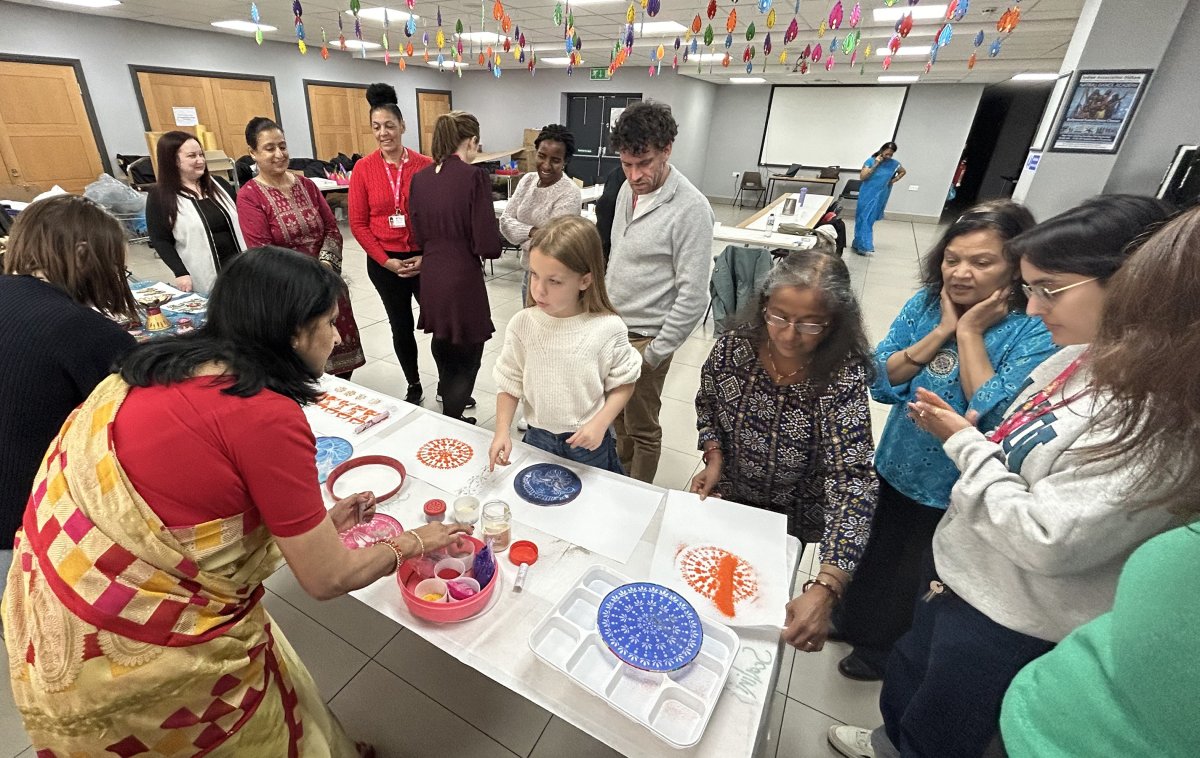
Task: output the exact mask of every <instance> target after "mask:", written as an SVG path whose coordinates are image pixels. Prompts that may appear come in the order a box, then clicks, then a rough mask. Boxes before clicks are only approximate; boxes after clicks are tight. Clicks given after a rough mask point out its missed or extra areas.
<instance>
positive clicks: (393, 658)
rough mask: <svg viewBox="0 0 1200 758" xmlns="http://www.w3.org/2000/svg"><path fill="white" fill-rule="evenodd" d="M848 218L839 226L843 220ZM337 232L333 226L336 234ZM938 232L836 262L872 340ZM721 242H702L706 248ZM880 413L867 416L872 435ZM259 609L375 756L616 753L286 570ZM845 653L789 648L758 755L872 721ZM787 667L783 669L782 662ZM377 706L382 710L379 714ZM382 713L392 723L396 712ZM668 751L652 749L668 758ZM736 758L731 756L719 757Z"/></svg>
mask: <svg viewBox="0 0 1200 758" xmlns="http://www.w3.org/2000/svg"><path fill="white" fill-rule="evenodd" d="M715 211H716V213H717V217H718V219H719V220H721V221H722V222H725V223H736V222H737V221H739V220H741V219H742V218H744V217H745V216H747V215H749V214H750V211H749V210H748V209H747V210H741V209H736V208H732V207H730V206H716V207H715ZM851 223H852V222H851ZM343 231H344V232H345V229H343ZM937 233H938V229H937V227H935V226H932V225H923V224H911V223H907V222H896V221H883V222H880V223H878V224H877V225H876V227H875V235H876V239H877V249H878V253H877V254H876V256H875V257H873V258H862V257H859V256H856V255H854V254H852V253H850V252H847V253H846V263H847V264H848V265H849V267H850V271H851V273H852V275H853V279H854V283H855V286H856V290H857V292H858V294H859V297H860V298H861V300H862V305H863V310H864V313H865V315H866V320H867V327H868V330H869V334H870V337H871V339H872V340H873V341H877V340H878V339H880V338H881V337H882V336H883V334H884V332H885V330H886V329H887V327H888V325H889V324H890V323H891V320H892V319H893V318H894V317H895V315H896V313H897V312H898V311H899V309H900V306H901V305H902V304H903V303H904V301H905V300H906V299H907V298H908V297H909V296H910V295H911V294H912V293H913V292H914V291H915V289H916V278H917V260H918V255H919V253H920V252H921V251H923V250H925V249H927V248H928V247H929V246H930V245H931V244H932V242H933V240H934V238H935V237H936V235H937ZM721 248H723V244H714V253H715V252H718V251H719V250H720V249H721ZM129 266H130V268H131V269H132V270H133V271H134V273H135V274H137V275H138V277H139V278H144V279H160V280H167V281H169V277H170V272H169V271H168V270H167V268H166V267H165V266H164V265H163V264H162V263H161V262H160V261H158V260H157V259H155V258H154V257H153V254H152V253H151V252H150V251H149V249H148V248H146V247H144V246H134V247H133V248H131V254H130V261H129ZM344 273H345V275H346V278H347V279H348V280H349V282H350V291H351V296H352V299H353V303H354V311H355V316H356V318H357V320H358V325H359V329H360V331H361V334H362V340H363V345H364V350H365V352H366V353H367V355H368V356H369V362H368V363H367V365H366V366H365V367H363V368H361V369H359V370H358V371H356V372H355V374H354V380H355V381H356V382H360V383H362V384H364V385H366V386H368V387H371V388H373V389H376V390H379V391H382V392H387V393H390V394H394V395H400V396H403V394H404V389H405V384H404V377H403V374H402V373H401V371H400V366H399V364H398V362H397V361H396V357H395V355H394V354H393V353H392V345H391V337H390V332H389V326H388V323H387V320H386V317H385V314H384V311H383V307H382V305H381V304H380V301H379V297H378V295H377V294H376V293H375V290H374V288H373V287H372V286H371V283H370V281H369V280H368V279H367V275H366V257H365V255H364V254H363V253H362V251H361V249H360V248H359V247H358V245H357V244H356V243H355V242H354V240H353V239H352V238H350V237H349V235H348V234H347V242H346V250H345V272H344ZM520 277H521V275H520V270H519V267H518V265H517V263H516V261H515V259H514V258H513V257H512V256H506V257H505V258H504V259H502V260H500V261H497V262H496V264H495V273H494V275H489V279H488V292H489V296H490V299H491V305H492V314H493V317H494V321H495V323H496V329H497V334H496V335H495V337H494V338H493V339H492V340H491V341H490V342H489V343H488V345H487V352H486V353H485V355H484V359H483V368H482V370H481V371H480V374H479V381H478V383H477V387H476V391H475V398H476V399H477V400H478V403H479V406H478V408H477V409H476V411H475V413H476V415H477V417H478V419H479V422H480V423H481V424H482V425H483V426H486V427H488V428H492V425H493V423H494V420H495V414H496V395H495V383H494V382H493V380H492V377H491V370H492V367H493V365H494V363H495V360H496V351H497V350H498V349H499V348H500V346H501V344H502V343H503V334H504V327H505V324H506V322H507V320H508V319H509V318H511V317H512V315H513V314H514V313H516V312H517V310H518V309H519V308H520V303H519V299H520V289H521V286H520ZM712 339H713V333H712V322H711V321H710V322H709V323H708V324H707V325H701V326H699V327H697V329H696V331H695V333H694V334H693V335H692V336H691V338H689V339H688V341H687V343H686V344H685V345H684V346H683V347H682V348H681V349H680V350H679V351H678V352H677V353H676V354H675V360H674V363H673V364H672V367H671V371H670V374H669V375H668V377H667V381H666V386H665V389H664V393H663V394H664V401H663V412H662V423H663V427H664V438H663V444H664V448H663V456H662V463H661V465H660V466H659V471H658V476H657V477H656V478H655V483H656V484H659V485H661V486H665V487H675V488H684V487H686V485H687V483H688V482H689V480H690V478H691V476H692V475H693V473H694V472H695V471H696V470H697V468H698V466H699V455H698V454H697V452H696V449H695V448H696V430H695V421H696V416H695V411H694V409H693V406H692V400H693V397H694V395H695V392H696V387H697V385H698V382H699V372H700V366H701V365H702V364H703V362H704V359H705V358H706V357H707V355H708V351H709V349H710V348H711V346H712ZM417 342H418V345H419V347H420V350H421V358H420V360H421V364H420V365H421V372H422V375H423V377H422V381H423V383H424V385H425V390H426V400H425V405H426V407H430V408H434V407H436V404H435V402H434V398H433V394H434V389H435V388H436V386H437V376H436V368H435V366H434V363H433V358H432V356H431V355H430V352H429V337H428V335H424V334H419V335H418V337H417ZM886 412H887V409H886V408H884V407H883V406H874V407H873V408H872V417H873V421H874V426H875V431H876V435H878V432H879V431H880V430H881V429H882V426H883V422H884V420H885V418H886ZM812 569H813V551H812V549H811V548H810V550H809V551H808V552H807V553H806V554H805V556H804V557H803V558H802V560H801V568H800V574H801V575H802V576H803V577H805V578H806V577H807V576H808V575H809V573H810V572H811V571H812ZM267 588H268V590H269V591H268V593H267V595H266V600H265V602H266V603H267V607H268V608H269V609H270V611H271V614H272V615H273V616H274V617H275V619H276V620H277V622H278V624H279V626H280V627H282V629H283V630H284V631H285V632H286V634H287V636H288V638H289V639H290V640H291V642H292V644H293V646H294V647H295V648H296V650H297V652H298V653H299V655H300V657H301V658H302V659H303V660H304V661H305V663H306V664H307V665H308V667H309V669H310V670H311V671H312V674H313V677H314V678H315V679H316V682H317V684H318V686H319V687H320V690H321V694H322V695H323V696H324V697H325V699H326V700H327V701H328V702H329V703H330V707H331V708H332V709H333V711H334V712H335V713H336V714H337V715H338V717H339V718H340V719H341V720H342V722H343V724H344V725H345V726H346V729H347V730H348V731H349V732H350V734H352V735H353V736H354V737H355V738H356V739H360V740H367V741H370V742H372V743H374V744H375V745H376V746H377V748H378V749H379V753H380V756H381V758H383V757H384V756H418V757H422V758H423V757H424V756H438V755H450V754H460V755H465V754H471V755H473V756H480V758H483V757H484V756H497V758H500V757H503V758H513V756H528V757H529V758H561V757H562V756H567V755H570V756H571V757H572V758H592V757H593V756H595V757H596V758H599V757H601V756H614V755H617V754H616V753H615V752H614V751H613V750H611V749H610V748H608V747H607V746H605V745H603V744H601V743H599V742H597V741H596V740H593V739H592V738H591V737H590V736H588V735H586V734H584V733H582V732H580V731H579V730H578V729H576V728H575V727H573V726H571V725H570V724H568V723H566V722H564V721H562V720H561V719H559V718H557V717H555V716H552V715H551V714H550V713H548V712H546V711H545V710H543V709H541V708H539V707H537V706H535V705H533V704H532V703H530V702H528V701H527V700H525V699H524V698H522V697H520V696H518V695H515V694H513V693H512V692H510V691H508V690H506V689H505V688H504V687H501V686H500V685H498V684H496V683H494V682H492V681H491V680H490V679H488V678H486V677H484V676H483V675H481V674H479V673H477V672H476V671H475V670H473V669H470V668H468V667H466V666H464V665H463V664H461V663H459V662H458V661H457V660H455V659H453V658H451V657H450V656H449V655H447V654H445V653H442V652H441V651H440V650H437V649H436V648H434V647H433V646H431V645H430V644H429V643H427V642H425V641H424V640H422V639H421V638H419V637H417V636H416V635H414V634H412V633H411V632H409V631H408V630H406V629H403V628H402V627H400V626H399V625H398V624H396V623H395V622H393V621H392V620H391V619H388V618H386V617H384V616H382V615H381V614H378V613H376V612H375V611H373V610H371V609H370V608H368V607H367V606H365V605H363V604H362V603H360V602H358V601H357V600H354V599H352V598H349V597H343V598H341V599H338V600H333V601H329V602H323V603H322V602H317V601H315V600H313V599H311V598H310V597H308V596H307V595H306V594H305V593H304V592H303V590H301V589H300V587H299V585H298V584H297V583H296V581H295V579H294V578H293V577H292V575H291V572H290V571H288V570H287V569H286V568H285V569H283V570H281V571H280V572H279V573H277V574H276V575H275V576H273V577H272V578H271V579H270V580H268V582H267ZM846 652H847V648H846V646H845V645H839V644H834V643H831V644H829V645H827V646H826V648H825V650H824V651H822V652H820V653H811V654H795V653H794V652H793V651H792V650H791V649H790V648H789V649H788V652H787V654H786V656H785V661H784V663H785V665H784V666H783V671H782V674H781V676H780V679H779V683H778V686H777V688H776V690H777V692H776V696H775V699H774V701H773V702H772V704H771V719H770V737H769V740H768V741H767V742H766V744H764V745H762V746H761V749H760V751H759V755H760V756H768V757H769V756H777V757H778V758H809V757H810V756H831V755H835V753H834V752H833V751H832V749H830V748H829V746H828V744H827V743H826V741H825V732H826V730H827V729H828V727H829V726H830V725H832V724H837V723H852V724H862V725H868V726H875V725H877V724H878V723H879V722H880V717H879V709H878V707H877V705H876V703H877V698H878V694H879V687H878V685H877V684H864V683H861V682H853V681H850V680H848V679H845V678H843V677H842V676H840V675H839V674H838V673H837V670H836V664H837V661H838V659H839V658H840V657H841V656H843V655H845V653H846ZM789 664H790V665H789ZM383 704H386V708H383V707H381V706H382V705H383ZM388 714H403V716H402V717H396V716H389V715H388ZM28 746H29V742H28V740H27V738H26V737H25V733H24V731H23V729H22V728H21V722H20V719H19V717H18V716H17V713H16V710H15V708H14V706H13V703H12V694H11V692H10V690H9V688H8V687H7V686H0V756H3V755H22V756H30V757H31V756H32V752H33V751H32V750H31V749H28ZM670 753H671V751H670V750H669V749H665V748H664V750H663V754H664V755H669V754H670ZM731 758H737V757H731Z"/></svg>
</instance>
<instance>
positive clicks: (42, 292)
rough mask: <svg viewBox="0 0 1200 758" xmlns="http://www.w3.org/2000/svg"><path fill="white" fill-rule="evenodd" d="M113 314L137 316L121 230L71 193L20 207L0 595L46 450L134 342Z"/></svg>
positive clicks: (3, 332) (12, 283)
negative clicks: (30, 493)
mask: <svg viewBox="0 0 1200 758" xmlns="http://www.w3.org/2000/svg"><path fill="white" fill-rule="evenodd" d="M114 318H117V319H123V320H129V321H132V320H135V319H137V318H138V314H137V304H136V303H135V302H134V299H133V294H132V293H131V292H130V291H129V285H128V284H126V282H125V234H124V231H123V230H122V228H121V225H120V224H119V223H118V222H117V221H116V220H115V219H114V218H113V217H112V216H110V215H109V214H108V213H107V212H105V211H104V209H102V208H101V207H100V206H98V205H96V204H94V203H93V202H91V201H90V200H86V199H84V198H82V197H78V196H76V195H63V196H59V197H53V198H49V199H47V200H41V201H39V202H36V203H34V204H33V205H30V206H29V207H28V208H26V209H25V210H24V211H22V212H21V215H19V216H17V220H16V222H15V223H14V224H13V228H12V234H11V236H10V237H9V242H8V253H7V254H5V256H4V276H0V355H3V356H4V360H3V361H0V592H2V591H3V588H4V581H5V577H6V576H7V575H8V564H9V562H10V561H11V559H12V546H13V535H14V534H15V533H16V531H17V527H18V526H19V525H20V522H21V514H22V513H24V511H25V502H26V501H27V500H28V499H29V490H30V487H31V486H32V484H33V480H34V478H35V477H36V475H37V471H38V466H39V464H40V463H41V460H42V456H44V455H45V454H46V447H47V446H48V445H49V444H50V441H51V440H52V439H54V435H55V434H57V433H58V430H59V427H61V426H62V423H63V421H65V420H66V418H67V416H68V415H69V414H70V413H71V411H72V410H74V408H75V406H77V405H79V404H80V403H81V402H83V400H84V398H86V397H87V396H88V395H89V394H91V392H92V389H93V388H94V387H95V386H96V385H97V384H99V383H100V380H101V379H103V378H104V377H106V376H108V374H109V373H110V371H111V369H112V366H113V363H114V362H115V361H116V359H117V358H119V357H121V356H122V355H124V354H125V353H126V352H128V351H129V350H130V349H131V348H133V346H134V345H135V344H136V343H135V342H134V339H133V337H131V336H129V333H128V332H127V331H125V330H124V329H122V328H121V327H120V326H118V325H117V323H116V321H114V320H113V319H114Z"/></svg>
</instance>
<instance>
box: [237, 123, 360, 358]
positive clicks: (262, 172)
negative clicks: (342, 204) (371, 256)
mask: <svg viewBox="0 0 1200 758" xmlns="http://www.w3.org/2000/svg"><path fill="white" fill-rule="evenodd" d="M246 144H247V145H249V147H250V155H251V156H252V157H253V158H254V160H255V162H256V163H257V164H258V175H257V176H255V177H254V179H253V180H251V181H249V182H246V184H245V185H244V186H243V187H242V188H241V190H240V191H239V192H238V198H237V210H238V216H237V218H238V223H239V225H240V226H241V228H242V237H244V238H245V240H246V248H247V249H251V248H256V247H263V246H266V245H277V246H279V247H287V248H291V249H292V250H295V251H297V252H300V253H304V254H305V255H307V256H310V257H312V258H316V259H317V260H319V261H321V263H324V264H325V265H327V266H329V267H330V268H332V269H333V270H334V271H336V272H337V273H338V274H341V273H342V233H341V231H340V230H339V229H338V225H337V220H336V219H335V218H334V217H333V211H332V210H331V209H330V208H329V203H327V202H326V201H325V197H324V196H323V195H322V194H321V191H320V190H318V189H317V185H315V184H313V183H312V180H310V179H307V178H305V177H303V176H297V175H295V174H293V173H291V172H290V171H288V149H287V138H286V137H284V134H283V130H282V129H280V128H279V125H278V124H276V123H275V122H274V121H271V120H270V119H267V118H263V117H261V116H259V117H257V118H254V119H251V120H250V123H249V124H247V125H246ZM251 240H253V242H251ZM337 330H338V334H339V335H340V336H341V338H342V344H341V345H338V346H337V347H335V348H334V349H333V353H332V354H331V355H330V356H329V360H328V361H327V362H326V364H325V371H326V373H329V374H334V375H335V376H337V377H339V378H341V379H349V378H350V374H351V373H352V372H353V371H354V369H356V368H358V367H359V366H362V365H363V364H364V363H366V362H367V360H366V356H364V355H363V349H362V342H361V341H360V340H359V337H358V325H357V324H356V323H355V322H354V311H353V310H351V309H350V294H349V290H347V289H346V287H345V286H343V287H342V296H341V297H340V298H338V317H337Z"/></svg>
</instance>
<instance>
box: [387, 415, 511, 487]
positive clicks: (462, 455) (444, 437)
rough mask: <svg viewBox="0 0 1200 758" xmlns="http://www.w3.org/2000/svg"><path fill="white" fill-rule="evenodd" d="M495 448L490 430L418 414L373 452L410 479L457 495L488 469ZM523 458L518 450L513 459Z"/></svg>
mask: <svg viewBox="0 0 1200 758" xmlns="http://www.w3.org/2000/svg"><path fill="white" fill-rule="evenodd" d="M491 444H492V432H491V431H489V430H487V429H480V428H478V427H475V426H471V425H469V424H464V423H461V422H458V421H454V420H452V419H449V418H447V417H446V416H442V415H440V414H436V413H417V414H416V415H414V416H413V418H412V419H411V420H409V421H406V422H405V424H404V425H403V426H402V427H400V428H399V429H396V430H395V431H394V432H392V433H391V434H389V435H387V437H386V438H385V439H381V440H379V442H378V444H376V445H374V446H373V449H375V450H376V451H378V452H381V453H383V454H384V455H390V456H392V457H393V458H396V459H398V460H399V461H400V462H401V463H403V464H404V467H405V468H406V469H407V470H408V473H409V475H410V476H413V477H416V478H417V479H420V480H421V481H423V482H427V483H429V484H432V485H433V486H434V487H437V488H438V489H441V490H444V491H446V492H448V493H451V494H456V493H458V491H459V490H461V489H463V488H464V487H466V486H467V485H468V484H470V483H471V480H472V479H473V478H478V477H479V475H480V473H481V472H482V471H485V470H486V469H487V463H488V448H489V447H491ZM522 455H523V454H522V453H521V452H519V451H518V450H515V449H514V450H513V455H512V458H513V460H520V458H521V456H522ZM514 465H515V464H514ZM493 478H495V477H493ZM476 496H477V497H479V498H480V499H483V497H484V495H482V494H478V493H477V494H476ZM449 503H450V501H447V504H449Z"/></svg>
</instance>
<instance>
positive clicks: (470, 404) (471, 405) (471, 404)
mask: <svg viewBox="0 0 1200 758" xmlns="http://www.w3.org/2000/svg"><path fill="white" fill-rule="evenodd" d="M437 401H438V402H439V403H440V402H442V395H441V393H438V396H437ZM463 407H464V408H474V407H475V398H473V397H469V398H467V404H466V405H465V406H463Z"/></svg>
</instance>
